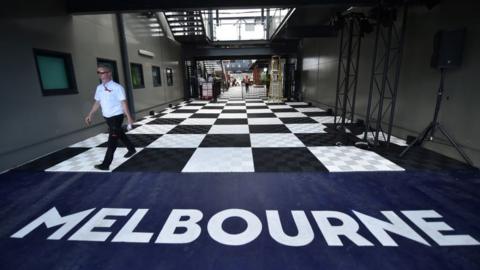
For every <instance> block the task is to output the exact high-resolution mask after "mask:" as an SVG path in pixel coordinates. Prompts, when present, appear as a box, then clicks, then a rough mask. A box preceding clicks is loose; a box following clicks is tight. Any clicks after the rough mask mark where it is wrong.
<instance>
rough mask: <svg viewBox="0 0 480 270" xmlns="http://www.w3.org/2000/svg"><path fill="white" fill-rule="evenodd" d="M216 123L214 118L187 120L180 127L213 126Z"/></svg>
mask: <svg viewBox="0 0 480 270" xmlns="http://www.w3.org/2000/svg"><path fill="white" fill-rule="evenodd" d="M215 121H217V119H216V118H187V119H185V120H184V121H182V122H181V123H180V125H200V126H201V125H209V126H211V125H213V123H215Z"/></svg>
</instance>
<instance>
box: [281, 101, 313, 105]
mask: <svg viewBox="0 0 480 270" xmlns="http://www.w3.org/2000/svg"><path fill="white" fill-rule="evenodd" d="M285 104H288V105H308V103H306V102H285Z"/></svg>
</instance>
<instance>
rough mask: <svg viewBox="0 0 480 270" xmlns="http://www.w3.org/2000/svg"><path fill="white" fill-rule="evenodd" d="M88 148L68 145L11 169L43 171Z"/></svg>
mask: <svg viewBox="0 0 480 270" xmlns="http://www.w3.org/2000/svg"><path fill="white" fill-rule="evenodd" d="M88 150H90V148H84V147H81V148H80V147H75V148H73V147H69V148H64V149H62V150H59V151H57V152H54V153H51V154H48V155H46V156H44V157H41V158H38V159H36V160H34V161H31V162H28V163H26V164H24V165H22V166H20V167H17V168H15V169H13V170H15V171H44V170H46V169H48V168H50V167H52V166H54V165H57V164H58V163H60V162H62V161H65V160H67V159H70V158H72V157H74V156H76V155H78V154H81V153H83V152H85V151H88Z"/></svg>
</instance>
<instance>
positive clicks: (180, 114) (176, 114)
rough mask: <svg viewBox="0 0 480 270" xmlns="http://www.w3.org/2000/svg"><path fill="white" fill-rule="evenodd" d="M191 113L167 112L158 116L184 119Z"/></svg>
mask: <svg viewBox="0 0 480 270" xmlns="http://www.w3.org/2000/svg"><path fill="white" fill-rule="evenodd" d="M192 114H193V113H169V114H166V115H164V116H161V117H160V118H180V119H185V118H188V117H190V116H192Z"/></svg>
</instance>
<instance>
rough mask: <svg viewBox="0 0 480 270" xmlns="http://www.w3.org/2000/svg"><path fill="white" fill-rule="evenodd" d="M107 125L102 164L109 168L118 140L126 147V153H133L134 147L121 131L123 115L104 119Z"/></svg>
mask: <svg viewBox="0 0 480 270" xmlns="http://www.w3.org/2000/svg"><path fill="white" fill-rule="evenodd" d="M105 120H107V125H108V142H107V153H105V158H104V159H103V164H104V165H107V166H110V164H111V163H112V160H113V153H115V150H116V149H117V146H118V139H120V140H122V142H123V144H125V146H126V147H127V149H128V151H134V150H135V146H133V144H132V142H131V141H130V140H129V139H128V137H127V135H125V132H123V129H122V123H123V114H119V115H115V116H112V117H108V118H107V117H105Z"/></svg>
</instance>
